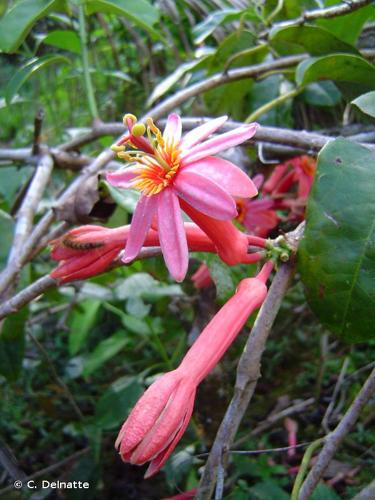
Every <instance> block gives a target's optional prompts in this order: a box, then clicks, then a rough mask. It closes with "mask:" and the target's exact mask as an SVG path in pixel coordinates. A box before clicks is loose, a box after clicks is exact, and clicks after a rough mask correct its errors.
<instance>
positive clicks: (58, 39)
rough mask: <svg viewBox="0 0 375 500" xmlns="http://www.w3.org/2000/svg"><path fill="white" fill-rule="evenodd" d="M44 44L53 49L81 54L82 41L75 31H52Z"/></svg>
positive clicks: (45, 38)
mask: <svg viewBox="0 0 375 500" xmlns="http://www.w3.org/2000/svg"><path fill="white" fill-rule="evenodd" d="M42 42H43V43H44V44H46V45H52V46H53V47H58V48H59V49H63V50H67V51H69V52H73V54H80V53H81V41H80V39H79V36H78V35H77V33H76V32H75V31H71V30H55V31H51V32H49V33H48V35H47V36H46V37H44V38H43V40H42Z"/></svg>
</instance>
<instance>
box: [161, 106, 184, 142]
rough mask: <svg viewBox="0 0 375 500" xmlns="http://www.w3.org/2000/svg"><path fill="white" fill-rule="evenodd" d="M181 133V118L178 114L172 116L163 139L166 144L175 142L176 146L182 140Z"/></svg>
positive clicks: (169, 117) (169, 118)
mask: <svg viewBox="0 0 375 500" xmlns="http://www.w3.org/2000/svg"><path fill="white" fill-rule="evenodd" d="M181 132H182V125H181V118H180V117H179V115H178V114H177V113H172V114H170V115H169V116H168V120H167V124H166V126H165V129H164V132H163V139H164V140H165V141H166V142H168V141H173V142H174V144H178V143H179V142H180V139H181Z"/></svg>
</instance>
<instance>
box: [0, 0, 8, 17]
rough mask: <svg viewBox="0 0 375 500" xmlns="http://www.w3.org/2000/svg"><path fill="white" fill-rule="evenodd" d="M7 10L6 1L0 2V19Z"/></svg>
mask: <svg viewBox="0 0 375 500" xmlns="http://www.w3.org/2000/svg"><path fill="white" fill-rule="evenodd" d="M7 8H8V0H3V1H2V2H0V18H1V17H3V15H4V14H5V12H6V11H7Z"/></svg>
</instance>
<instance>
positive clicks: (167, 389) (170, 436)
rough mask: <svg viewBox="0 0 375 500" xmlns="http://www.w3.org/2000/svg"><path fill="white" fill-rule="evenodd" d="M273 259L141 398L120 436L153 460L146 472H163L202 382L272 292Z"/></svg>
mask: <svg viewBox="0 0 375 500" xmlns="http://www.w3.org/2000/svg"><path fill="white" fill-rule="evenodd" d="M271 270H272V264H271V263H270V262H268V263H267V264H265V266H264V267H263V269H262V271H261V272H260V273H259V274H258V276H257V277H255V278H247V279H244V280H242V281H241V282H240V284H239V286H238V288H237V290H236V293H235V294H234V295H233V297H232V298H231V299H229V301H228V302H227V303H226V304H225V305H224V306H223V307H222V308H221V309H220V310H219V312H218V313H217V314H216V315H215V316H214V318H213V319H212V320H211V321H210V322H209V324H208V325H207V326H206V328H205V329H204V330H203V331H202V333H201V334H200V336H199V337H198V339H197V340H196V341H195V342H194V344H193V345H192V347H191V348H190V349H189V351H188V352H187V354H186V355H185V357H184V359H183V360H182V362H181V364H180V366H179V367H178V368H177V369H176V370H173V371H171V372H168V373H166V374H164V375H162V376H161V377H160V378H159V379H157V380H156V382H154V383H153V384H152V385H151V386H150V387H149V388H148V389H147V390H146V392H145V393H144V394H143V396H142V397H141V398H140V399H139V401H138V402H137V404H136V405H135V407H134V408H133V410H132V411H131V413H130V415H129V417H128V418H127V420H126V421H125V423H124V425H123V426H122V428H121V430H120V433H119V435H118V437H117V440H116V444H115V446H116V448H119V451H120V455H121V457H122V459H123V460H124V461H126V462H130V463H132V464H136V465H142V464H144V463H145V462H150V465H149V467H148V469H147V472H146V475H145V477H146V478H147V477H150V476H152V475H153V474H155V473H156V472H158V471H159V470H160V469H161V468H162V467H163V465H164V464H165V462H166V461H167V460H168V457H169V456H170V455H171V453H172V451H173V450H174V448H175V446H176V445H177V443H178V441H179V440H180V439H181V437H182V435H183V433H184V432H185V430H186V428H187V426H188V424H189V420H190V417H191V415H192V412H193V406H194V398H195V393H196V389H197V386H198V385H199V384H200V382H201V381H202V380H203V379H204V378H205V377H206V376H207V375H208V373H209V372H210V371H211V370H212V369H213V368H214V366H215V365H216V364H217V363H218V362H219V361H220V359H221V358H222V356H223V355H224V353H225V352H226V350H227V349H228V347H229V346H230V344H231V343H232V342H233V340H234V339H235V337H236V336H237V334H238V333H239V332H240V330H241V329H242V327H243V326H244V324H245V322H246V320H247V318H248V317H249V315H250V314H251V313H252V312H253V311H254V309H256V308H258V307H259V306H260V305H261V304H262V302H263V301H264V299H265V297H266V295H267V286H266V284H265V283H266V281H267V279H268V276H269V274H270V272H271Z"/></svg>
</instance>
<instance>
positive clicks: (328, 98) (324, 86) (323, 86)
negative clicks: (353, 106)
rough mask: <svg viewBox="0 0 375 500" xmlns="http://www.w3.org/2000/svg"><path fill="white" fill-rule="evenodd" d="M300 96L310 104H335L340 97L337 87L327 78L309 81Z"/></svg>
mask: <svg viewBox="0 0 375 500" xmlns="http://www.w3.org/2000/svg"><path fill="white" fill-rule="evenodd" d="M302 96H303V98H304V100H305V101H306V102H307V103H308V104H311V105H312V106H336V105H337V104H338V103H339V102H340V101H341V98H342V95H341V92H340V91H339V89H338V88H337V87H336V85H335V84H334V83H332V82H330V81H329V80H327V81H322V82H316V83H310V85H308V86H307V87H306V88H305V90H304V92H303V94H302Z"/></svg>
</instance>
